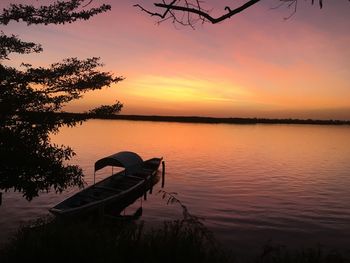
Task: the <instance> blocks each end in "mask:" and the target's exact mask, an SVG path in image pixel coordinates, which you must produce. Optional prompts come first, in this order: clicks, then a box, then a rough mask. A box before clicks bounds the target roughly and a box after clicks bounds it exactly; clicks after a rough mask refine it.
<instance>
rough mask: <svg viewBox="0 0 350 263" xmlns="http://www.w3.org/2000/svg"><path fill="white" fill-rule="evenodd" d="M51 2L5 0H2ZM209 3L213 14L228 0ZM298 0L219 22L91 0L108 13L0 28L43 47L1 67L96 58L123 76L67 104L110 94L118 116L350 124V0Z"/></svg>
mask: <svg viewBox="0 0 350 263" xmlns="http://www.w3.org/2000/svg"><path fill="white" fill-rule="evenodd" d="M10 2H16V3H28V2H34V3H35V4H40V3H45V2H47V1H8V0H2V1H1V3H0V8H3V7H6V6H7V5H8V3H10ZM242 2H244V1H241V0H238V1H232V0H231V1H229V0H227V1H224V0H220V1H210V0H207V1H206V5H207V6H208V7H212V9H213V10H212V14H213V15H214V16H215V15H218V14H219V13H220V12H222V11H221V10H223V8H224V7H225V6H226V5H228V4H231V5H230V6H232V8H233V7H234V6H235V5H234V4H232V3H237V4H239V3H242ZM310 2H311V1H299V4H298V9H297V12H296V13H295V14H294V15H293V16H292V17H291V18H289V19H288V20H285V19H284V18H285V17H288V16H289V15H290V14H291V12H292V9H288V8H286V7H280V8H278V9H272V8H273V7H275V6H276V5H277V4H278V1H277V0H265V1H264V0H263V1H262V2H261V3H258V4H256V5H255V6H253V7H251V8H249V9H247V10H246V11H244V12H243V13H241V14H238V15H236V16H234V17H232V18H231V19H228V20H225V21H224V22H222V23H220V24H215V25H212V24H209V23H207V24H204V25H201V24H198V25H197V26H196V28H195V30H193V29H192V28H190V27H181V26H174V25H173V24H172V23H171V22H164V23H161V24H159V25H158V24H157V23H156V22H157V19H155V18H154V17H150V16H148V15H147V14H145V13H142V12H140V10H138V9H137V8H135V7H133V4H135V3H144V4H146V5H147V4H148V5H149V4H150V3H152V2H151V1H149V0H147V1H145V0H142V1H137V0H133V1H130V0H118V1H111V0H109V1H102V0H101V1H99V0H95V1H93V3H92V4H91V5H90V6H91V7H92V6H94V5H98V4H99V3H109V4H111V5H112V11H110V12H107V13H103V14H100V15H98V16H95V17H93V18H91V19H90V20H88V21H80V22H76V23H72V24H68V25H63V26H62V25H49V26H43V25H39V26H29V27H28V26H26V25H25V24H23V23H16V22H12V23H10V24H9V25H7V26H1V27H0V30H2V31H3V32H4V33H7V34H16V35H18V36H19V37H20V38H21V39H22V40H25V41H33V42H37V43H41V44H42V46H43V48H44V51H43V52H42V53H39V54H32V55H11V56H10V60H9V61H7V62H6V64H8V65H11V66H19V65H20V64H21V63H22V62H26V63H31V64H33V65H35V66H47V65H50V64H51V63H54V62H58V61H61V60H62V59H64V58H67V57H78V58H80V59H84V58H88V57H96V56H97V57H101V61H102V62H103V63H104V67H103V68H102V69H103V70H105V71H110V72H113V73H114V74H115V76H123V77H125V80H123V81H122V82H120V83H117V84H116V85H113V86H112V87H110V88H107V89H103V90H99V91H94V92H89V93H87V94H85V96H84V98H83V99H81V100H78V101H75V102H73V103H70V104H69V105H67V106H66V107H65V108H64V109H65V110H67V111H73V112H81V111H86V110H88V109H91V108H94V107H97V106H99V105H101V104H103V105H105V104H112V103H114V102H115V101H116V100H119V101H121V102H122V103H123V104H124V108H123V110H122V112H121V113H122V114H139V115H181V116H213V117H262V118H314V119H315V118H316V119H348V120H350V48H349V47H350V34H349V28H350V15H349V14H350V3H349V2H348V1H347V0H333V1H324V8H323V9H319V8H318V6H317V5H315V6H312V5H311V3H310Z"/></svg>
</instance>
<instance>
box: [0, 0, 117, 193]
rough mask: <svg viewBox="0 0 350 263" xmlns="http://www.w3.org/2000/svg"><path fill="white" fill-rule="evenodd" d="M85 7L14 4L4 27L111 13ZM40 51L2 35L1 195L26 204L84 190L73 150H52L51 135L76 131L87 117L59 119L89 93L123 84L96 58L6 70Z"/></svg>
mask: <svg viewBox="0 0 350 263" xmlns="http://www.w3.org/2000/svg"><path fill="white" fill-rule="evenodd" d="M90 2H91V1H90ZM90 2H89V3H87V4H90ZM84 3H85V5H83V4H84ZM87 4H86V2H84V0H71V1H57V2H54V3H52V4H50V5H47V6H39V7H35V6H33V5H21V4H11V5H10V6H9V7H8V8H5V9H3V10H2V13H1V14H0V25H7V24H8V23H10V22H11V21H15V22H20V21H21V22H24V23H26V24H27V25H32V24H44V25H47V24H65V23H71V22H75V21H77V20H87V19H89V18H91V17H92V16H94V15H97V14H100V13H103V12H106V11H108V10H110V8H111V7H110V6H109V5H105V4H103V5H100V6H98V7H95V8H89V9H86V6H87ZM42 50H43V49H42V46H41V45H40V44H36V43H32V42H25V41H22V40H21V39H19V38H18V36H16V35H10V36H8V35H5V34H4V33H3V32H1V34H0V61H1V64H0V159H1V161H0V189H6V190H7V189H10V188H14V189H15V190H18V191H21V192H23V194H24V196H25V197H26V198H27V199H28V200H30V199H32V198H33V197H34V196H37V195H38V193H39V192H40V191H43V190H45V191H49V190H50V189H51V188H54V189H55V190H56V191H62V190H63V189H65V188H66V187H67V186H70V185H78V186H82V185H83V179H82V175H83V174H82V170H81V169H80V168H79V167H78V166H74V165H68V164H66V163H65V162H66V161H68V160H69V159H70V158H71V157H72V156H73V155H74V152H73V150H72V149H71V148H70V147H65V146H58V145H54V144H52V143H51V142H50V134H51V133H55V132H57V131H58V129H59V128H60V127H61V126H63V125H69V126H74V125H76V124H77V123H79V122H81V121H83V120H85V119H86V118H87V117H88V115H85V116H84V117H77V116H73V115H72V116H65V115H58V114H56V113H57V112H59V111H60V110H61V109H62V107H63V106H64V105H65V104H67V103H68V102H70V101H72V100H76V99H80V98H81V97H82V94H83V93H85V92H87V91H91V90H96V89H101V88H103V87H108V86H110V85H111V84H112V83H117V82H119V81H121V80H123V78H122V77H114V76H113V75H112V74H111V73H109V72H103V71H100V70H99V67H100V66H102V64H101V63H100V62H99V58H97V57H93V58H88V59H83V60H79V59H77V58H67V59H64V60H63V61H62V62H58V63H53V64H52V65H51V66H49V67H46V68H44V67H33V66H32V65H30V64H24V63H22V66H21V68H14V67H10V66H6V65H5V64H4V62H5V61H6V60H8V59H9V56H10V54H11V53H19V54H28V53H37V52H41V51H42ZM103 107H105V109H108V114H113V113H116V112H119V111H120V110H121V108H122V104H121V103H120V102H118V101H117V103H116V104H114V105H111V106H103ZM100 111H101V109H96V110H95V112H100ZM105 111H106V110H105ZM91 113H94V112H91Z"/></svg>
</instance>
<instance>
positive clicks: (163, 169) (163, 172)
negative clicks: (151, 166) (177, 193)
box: [162, 161, 165, 188]
mask: <svg viewBox="0 0 350 263" xmlns="http://www.w3.org/2000/svg"><path fill="white" fill-rule="evenodd" d="M164 184H165V162H164V161H162V188H164Z"/></svg>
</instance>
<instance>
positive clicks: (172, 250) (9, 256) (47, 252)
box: [0, 216, 350, 263]
mask: <svg viewBox="0 0 350 263" xmlns="http://www.w3.org/2000/svg"><path fill="white" fill-rule="evenodd" d="M47 261H48V262H130V263H133V262H192V263H195V262H249V263H345V262H350V258H349V257H346V256H344V255H341V254H339V253H337V252H333V251H327V252H326V251H325V250H323V249H321V248H320V247H318V248H313V249H300V250H296V251H292V250H288V249H286V248H285V247H282V246H272V245H266V246H265V247H264V248H263V249H262V252H261V253H260V254H259V255H255V256H254V255H252V256H251V257H250V258H249V259H247V258H245V259H242V258H235V257H233V255H232V253H230V252H228V251H225V250H224V249H223V248H222V247H220V245H219V244H218V243H217V242H216V241H215V239H214V238H213V236H212V234H211V233H210V232H209V231H208V230H207V229H206V228H205V227H204V225H203V224H202V223H201V221H200V220H198V218H196V217H192V216H190V217H187V218H184V219H182V220H175V221H169V222H164V223H163V225H162V226H160V227H158V228H157V229H147V227H146V225H145V224H144V223H142V222H135V221H123V220H118V219H116V218H106V217H104V218H99V219H97V220H96V218H95V219H94V220H93V219H92V218H90V219H87V220H83V221H82V220H75V221H62V220H54V219H52V218H46V219H41V220H39V221H37V222H35V224H32V225H31V226H27V227H24V228H22V229H20V230H19V231H18V233H17V234H16V235H15V237H14V238H13V240H12V241H11V242H10V243H8V244H7V245H6V246H5V247H3V248H2V249H1V250H0V262H2V263H6V262H47Z"/></svg>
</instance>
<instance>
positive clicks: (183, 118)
mask: <svg viewBox="0 0 350 263" xmlns="http://www.w3.org/2000/svg"><path fill="white" fill-rule="evenodd" d="M59 114H60V115H64V116H67V117H82V118H84V117H86V118H93V119H108V120H132V121H156V122H182V123H213V124H219V123H225V124H312V125H350V120H315V119H291V118H289V119H267V118H216V117H199V116H156V115H121V114H115V115H91V114H86V113H69V112H64V113H59Z"/></svg>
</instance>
